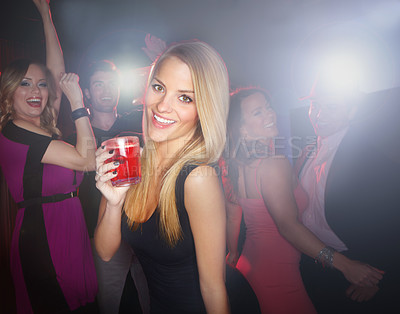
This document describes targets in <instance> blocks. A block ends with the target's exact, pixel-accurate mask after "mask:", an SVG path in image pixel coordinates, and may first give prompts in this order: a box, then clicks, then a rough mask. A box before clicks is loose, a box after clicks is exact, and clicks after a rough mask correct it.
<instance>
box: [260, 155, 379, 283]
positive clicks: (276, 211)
mask: <svg viewBox="0 0 400 314" xmlns="http://www.w3.org/2000/svg"><path fill="white" fill-rule="evenodd" d="M259 175H260V178H261V193H262V196H263V199H264V202H265V205H266V206H267V208H268V210H269V212H270V214H271V216H272V218H273V219H274V221H275V223H276V225H277V227H278V229H279V232H280V234H281V235H282V236H283V237H285V238H286V239H287V240H288V241H289V242H290V243H291V244H292V245H293V246H294V247H296V248H297V249H298V250H299V251H301V252H303V253H304V254H306V255H308V256H310V257H312V258H315V257H316V256H318V254H319V252H320V251H321V249H323V248H324V247H325V244H324V243H322V242H321V241H320V240H319V239H318V238H317V237H316V236H315V235H314V234H313V233H312V232H311V231H310V230H309V229H307V228H306V227H305V226H304V225H303V224H302V223H300V222H299V220H298V217H297V213H298V209H297V205H296V201H295V198H294V194H293V172H292V169H291V166H290V163H289V161H288V160H287V159H286V158H284V157H283V156H277V157H274V158H269V159H265V160H263V162H262V164H261V167H260V172H259ZM332 266H333V267H335V268H337V269H338V270H340V271H341V272H342V273H343V275H344V276H345V277H346V279H347V280H348V281H349V282H351V283H353V284H357V285H361V286H372V285H375V284H377V283H378V282H379V280H381V279H382V274H381V272H380V271H378V270H377V269H376V268H374V267H372V266H369V265H367V264H363V263H360V262H358V261H353V260H350V259H348V258H347V257H345V256H344V255H342V254H340V253H339V252H335V253H334V258H333V265H332Z"/></svg>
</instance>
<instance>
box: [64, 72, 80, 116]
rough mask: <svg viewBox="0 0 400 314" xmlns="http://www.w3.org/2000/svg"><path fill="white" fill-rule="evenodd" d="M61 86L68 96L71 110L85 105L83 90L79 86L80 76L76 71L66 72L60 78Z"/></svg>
mask: <svg viewBox="0 0 400 314" xmlns="http://www.w3.org/2000/svg"><path fill="white" fill-rule="evenodd" d="M60 87H61V89H62V91H63V92H64V94H65V96H67V98H68V100H69V102H70V104H71V110H72V111H74V110H75V109H78V108H81V107H83V97H82V90H81V87H80V86H79V76H78V75H77V74H75V73H64V74H63V75H62V77H61V80H60Z"/></svg>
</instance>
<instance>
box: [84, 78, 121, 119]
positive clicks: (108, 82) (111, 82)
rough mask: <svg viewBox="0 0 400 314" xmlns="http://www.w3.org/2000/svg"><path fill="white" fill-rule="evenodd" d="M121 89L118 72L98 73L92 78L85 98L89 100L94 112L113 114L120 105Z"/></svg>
mask: <svg viewBox="0 0 400 314" xmlns="http://www.w3.org/2000/svg"><path fill="white" fill-rule="evenodd" d="M119 94H120V87H119V81H118V74H117V73H116V72H103V71H97V72H95V73H94V74H93V75H92V77H91V78H90V82H89V88H88V89H87V88H86V89H85V96H86V98H87V99H89V101H90V104H91V107H92V110H94V111H98V112H113V111H114V110H115V108H116V107H117V105H118V100H119Z"/></svg>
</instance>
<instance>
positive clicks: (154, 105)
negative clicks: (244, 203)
mask: <svg viewBox="0 0 400 314" xmlns="http://www.w3.org/2000/svg"><path fill="white" fill-rule="evenodd" d="M228 104H229V82H228V75H227V71H226V68H225V65H224V62H223V61H222V59H221V58H220V56H219V55H218V54H217V53H216V52H215V50H214V49H213V48H211V47H210V46H209V45H207V44H205V43H203V42H199V41H190V42H184V43H178V44H175V45H172V46H171V47H169V48H168V49H167V50H166V51H165V52H164V53H163V54H162V55H161V56H160V57H159V58H158V59H157V60H156V62H155V63H154V65H153V67H152V70H151V72H150V77H149V81H148V87H147V91H146V95H145V109H144V135H145V146H144V148H143V153H142V182H141V183H139V184H137V185H135V186H132V187H130V188H129V189H128V188H121V187H118V188H116V187H112V185H111V184H110V179H111V178H113V177H114V176H115V174H114V173H116V172H117V171H118V170H117V167H118V166H117V165H114V164H111V163H108V164H105V163H104V161H105V160H106V159H108V158H109V157H110V154H112V153H113V152H112V151H107V150H106V149H104V147H102V148H100V149H98V151H97V153H96V154H97V159H96V163H97V173H98V174H97V176H96V180H97V187H98V188H99V189H100V190H101V192H102V193H103V196H104V197H103V200H102V202H101V205H100V212H99V220H98V225H97V228H96V231H95V244H96V249H97V251H98V253H99V255H100V256H101V257H102V258H103V259H104V260H109V259H110V258H111V257H112V256H113V254H114V253H115V251H116V250H117V249H118V247H119V245H120V241H121V237H123V238H124V240H125V241H127V242H128V243H129V244H130V245H131V246H132V247H133V249H134V251H135V253H136V254H137V256H138V258H139V260H140V262H141V264H142V267H143V270H144V272H145V275H146V278H147V281H148V286H149V293H150V303H151V304H150V310H151V313H204V312H207V313H228V312H229V305H228V297H227V293H226V288H225V282H224V276H225V258H224V255H225V243H226V242H225V225H226V218H225V209H224V196H223V193H222V190H221V186H220V182H219V179H218V176H217V172H216V170H215V169H214V168H213V165H215V164H217V161H218V159H219V157H220V155H221V153H222V150H223V148H224V144H225V138H226V118H227V114H228ZM110 170H112V171H110ZM121 220H122V228H121ZM121 230H122V231H121Z"/></svg>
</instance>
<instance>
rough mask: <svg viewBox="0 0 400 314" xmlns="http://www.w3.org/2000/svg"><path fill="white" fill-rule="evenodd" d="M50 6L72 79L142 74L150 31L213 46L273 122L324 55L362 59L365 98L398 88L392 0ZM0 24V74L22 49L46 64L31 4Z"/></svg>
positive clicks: (398, 26)
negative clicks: (260, 93) (109, 70)
mask: <svg viewBox="0 0 400 314" xmlns="http://www.w3.org/2000/svg"><path fill="white" fill-rule="evenodd" d="M50 5H51V9H52V12H53V20H54V23H55V26H56V28H57V31H58V35H59V39H60V42H61V45H62V48H63V51H64V56H65V61H66V68H67V71H71V72H78V73H79V70H80V67H81V65H82V64H84V63H86V62H87V61H88V60H92V59H99V58H101V59H102V58H106V59H110V60H112V61H114V62H115V63H116V65H117V66H118V67H119V68H120V69H121V70H123V71H128V70H130V69H134V68H140V67H145V66H148V65H149V64H150V60H149V59H148V58H147V56H146V54H145V53H144V52H143V51H142V50H141V47H144V46H145V42H144V37H145V35H146V34H147V33H151V34H153V35H155V36H157V37H159V38H161V39H163V40H164V41H166V42H167V43H172V42H174V41H180V40H186V39H192V38H197V39H200V40H203V41H205V42H207V43H209V44H211V45H212V46H213V47H214V48H215V49H216V50H217V51H218V52H219V53H220V54H221V56H222V58H223V59H224V60H225V62H226V65H227V68H228V71H229V75H230V80H231V88H232V89H235V88H237V87H239V86H243V85H258V86H261V87H263V88H266V89H267V90H269V91H270V93H271V95H272V98H273V101H274V104H275V108H276V109H277V111H278V113H280V115H281V116H289V114H290V111H292V115H293V110H295V109H296V108H298V107H301V106H306V105H307V103H304V102H303V103H302V102H300V101H299V100H298V98H299V97H300V96H303V95H306V94H307V93H308V92H309V90H310V87H311V85H312V82H313V80H314V78H315V74H316V72H317V70H318V67H319V65H320V64H321V62H323V58H324V57H325V56H326V55H327V54H328V53H337V54H349V53H352V54H355V56H356V59H358V60H362V61H363V63H362V68H363V71H364V73H363V77H362V81H361V83H360V89H361V90H363V91H365V92H371V91H376V90H380V89H387V88H390V87H393V86H397V85H400V62H399V55H400V1H399V0H380V1H376V0H336V1H331V0H275V1H271V0H269V1H268V0H264V1H262V0H52V1H51V3H50ZM0 22H1V25H0V44H1V58H0V71H1V70H2V69H3V68H4V65H5V63H7V62H9V61H10V60H9V59H11V58H14V57H18V56H23V55H24V53H25V54H26V53H27V50H28V51H29V53H32V54H36V55H38V56H44V52H43V31H42V25H41V21H40V16H39V14H38V13H37V11H36V8H35V6H34V4H33V3H32V2H31V1H30V0H9V1H8V2H6V1H3V2H2V5H1V13H0ZM10 47H11V48H12V49H11V48H10ZM7 51H8V52H7ZM10 51H12V53H10ZM134 96H135V97H136V96H137V95H134ZM122 97H124V95H122ZM126 97H128V98H132V95H129V96H126ZM302 112H303V113H302V114H303V116H304V110H303V111H302ZM283 128H285V127H283Z"/></svg>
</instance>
